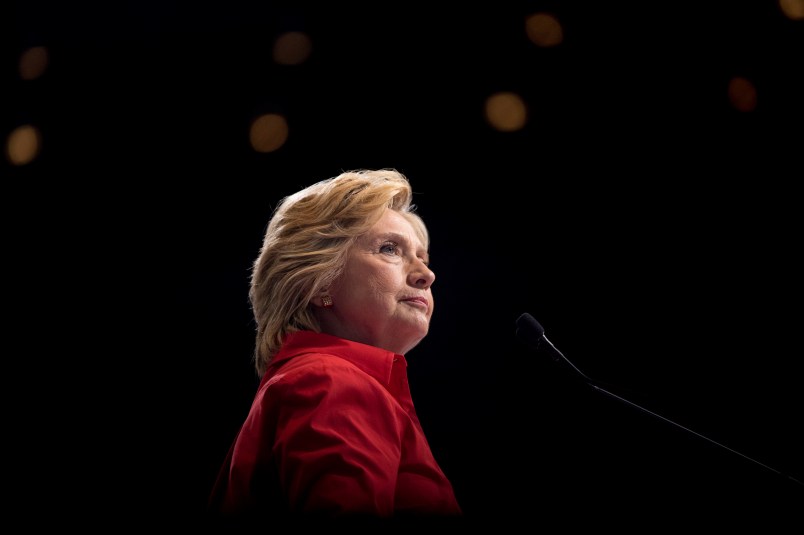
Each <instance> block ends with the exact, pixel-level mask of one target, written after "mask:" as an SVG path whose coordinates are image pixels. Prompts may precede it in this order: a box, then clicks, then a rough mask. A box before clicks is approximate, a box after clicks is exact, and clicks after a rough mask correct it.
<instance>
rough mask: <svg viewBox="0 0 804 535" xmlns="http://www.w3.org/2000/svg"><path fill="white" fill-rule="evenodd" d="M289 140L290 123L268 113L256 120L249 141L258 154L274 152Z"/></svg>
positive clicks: (281, 117) (277, 115) (252, 124)
mask: <svg viewBox="0 0 804 535" xmlns="http://www.w3.org/2000/svg"><path fill="white" fill-rule="evenodd" d="M287 139H288V123H287V121H286V120H285V118H284V117H283V116H281V115H279V114H276V113H268V114H265V115H261V116H260V117H257V118H256V119H254V121H253V122H252V123H251V130H250V131H249V141H250V142H251V146H252V148H253V149H254V150H255V151H257V152H274V151H275V150H277V149H279V148H280V147H282V145H284V144H285V142H286V141H287Z"/></svg>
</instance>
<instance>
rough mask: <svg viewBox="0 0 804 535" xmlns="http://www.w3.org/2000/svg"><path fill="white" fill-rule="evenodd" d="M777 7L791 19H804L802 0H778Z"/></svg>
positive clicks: (803, 2)
mask: <svg viewBox="0 0 804 535" xmlns="http://www.w3.org/2000/svg"><path fill="white" fill-rule="evenodd" d="M779 9H781V10H782V13H784V16H785V17H787V18H788V19H791V20H804V0H779Z"/></svg>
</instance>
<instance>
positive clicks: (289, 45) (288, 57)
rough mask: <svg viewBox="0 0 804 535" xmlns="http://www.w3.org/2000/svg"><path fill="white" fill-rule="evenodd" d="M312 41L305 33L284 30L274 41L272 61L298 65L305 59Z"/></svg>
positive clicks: (310, 48) (311, 46)
mask: <svg viewBox="0 0 804 535" xmlns="http://www.w3.org/2000/svg"><path fill="white" fill-rule="evenodd" d="M312 49H313V43H312V41H311V40H310V38H309V37H308V36H307V34H305V33H302V32H286V33H283V34H282V35H280V36H279V38H277V40H276V42H275V43H274V52H273V55H274V61H275V62H277V63H278V64H280V65H299V64H300V63H304V62H305V61H307V58H308V57H310V52H311V51H312Z"/></svg>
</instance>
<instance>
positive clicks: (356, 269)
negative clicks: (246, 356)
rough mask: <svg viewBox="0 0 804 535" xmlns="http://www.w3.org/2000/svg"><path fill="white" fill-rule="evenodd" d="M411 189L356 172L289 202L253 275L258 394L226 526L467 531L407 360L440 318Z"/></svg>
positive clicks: (238, 455)
mask: <svg viewBox="0 0 804 535" xmlns="http://www.w3.org/2000/svg"><path fill="white" fill-rule="evenodd" d="M411 201H412V190H411V188H410V185H409V183H408V180H407V178H406V177H405V176H404V175H402V174H401V173H399V172H397V171H395V170H392V169H383V170H376V171H373V170H358V171H350V172H345V173H342V174H340V175H338V176H336V177H334V178H330V179H327V180H323V181H321V182H318V183H316V184H314V185H312V186H309V187H307V188H305V189H303V190H301V191H299V192H297V193H295V194H293V195H290V196H288V197H286V198H285V199H283V200H282V201H281V202H280V204H279V206H278V207H277V209H276V211H275V212H274V214H273V217H272V218H271V221H270V222H269V224H268V228H267V230H266V233H265V238H264V241H263V245H262V249H261V251H260V254H259V257H258V258H257V260H256V261H255V263H254V266H253V272H252V276H251V289H250V291H249V298H250V300H251V305H252V309H253V313H254V319H255V320H256V325H257V333H256V350H255V355H254V357H255V365H256V371H257V373H258V375H259V376H260V385H259V388H258V391H257V393H256V395H255V397H254V401H253V403H252V406H251V409H250V412H249V414H248V415H247V417H246V420H245V422H244V423H243V425H242V427H241V429H240V431H239V433H238V436H237V438H236V439H235V441H234V443H233V445H232V447H231V449H230V451H229V455H228V456H227V459H226V461H225V462H224V465H223V466H222V468H221V471H220V474H219V476H218V480H217V482H216V484H215V488H214V489H213V493H212V496H211V499H210V505H211V506H212V508H213V510H214V511H217V512H220V513H222V514H223V515H224V517H225V518H236V519H246V518H254V516H255V515H259V516H261V517H263V516H264V515H263V513H265V512H270V513H271V515H269V517H275V516H276V515H278V514H288V515H292V516H294V517H297V518H301V517H304V518H327V519H334V518H355V517H360V518H378V519H389V518H420V517H428V518H432V517H448V518H457V517H459V516H460V515H461V509H460V507H459V505H458V503H457V501H456V498H455V495H454V492H453V488H452V485H451V483H450V481H449V480H448V479H447V477H446V476H445V475H444V473H443V471H442V470H441V468H440V467H439V465H438V463H437V462H436V460H435V459H434V458H433V454H432V452H431V450H430V447H429V445H428V443H427V440H426V438H425V434H424V432H423V430H422V427H421V425H420V423H419V420H418V418H417V416H416V411H415V409H414V406H413V402H412V400H411V397H410V390H409V388H408V382H407V372H406V366H407V363H406V360H405V355H406V354H407V353H408V351H410V350H411V349H413V348H414V347H416V345H417V344H418V343H419V342H420V341H421V340H422V339H423V338H424V337H425V336H426V335H427V333H428V330H429V326H430V318H431V317H432V314H433V294H432V289H431V286H432V284H433V281H434V280H435V274H434V273H433V271H432V270H431V269H430V268H429V267H428V247H429V235H428V231H427V228H426V226H425V224H424V222H423V221H422V219H421V218H420V216H419V215H418V214H416V213H415V212H414V210H415V206H414V205H412V204H411Z"/></svg>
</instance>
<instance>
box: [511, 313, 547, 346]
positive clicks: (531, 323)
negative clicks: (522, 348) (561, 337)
mask: <svg viewBox="0 0 804 535" xmlns="http://www.w3.org/2000/svg"><path fill="white" fill-rule="evenodd" d="M516 336H517V338H519V339H520V340H521V341H522V342H524V343H525V344H527V345H529V346H530V347H531V348H532V349H536V348H538V347H539V345H540V344H541V341H542V338H543V337H544V327H542V326H541V324H540V323H539V322H538V321H536V318H534V317H533V316H531V315H530V314H528V313H527V312H525V313H524V314H522V315H521V316H519V318H517V320H516Z"/></svg>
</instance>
